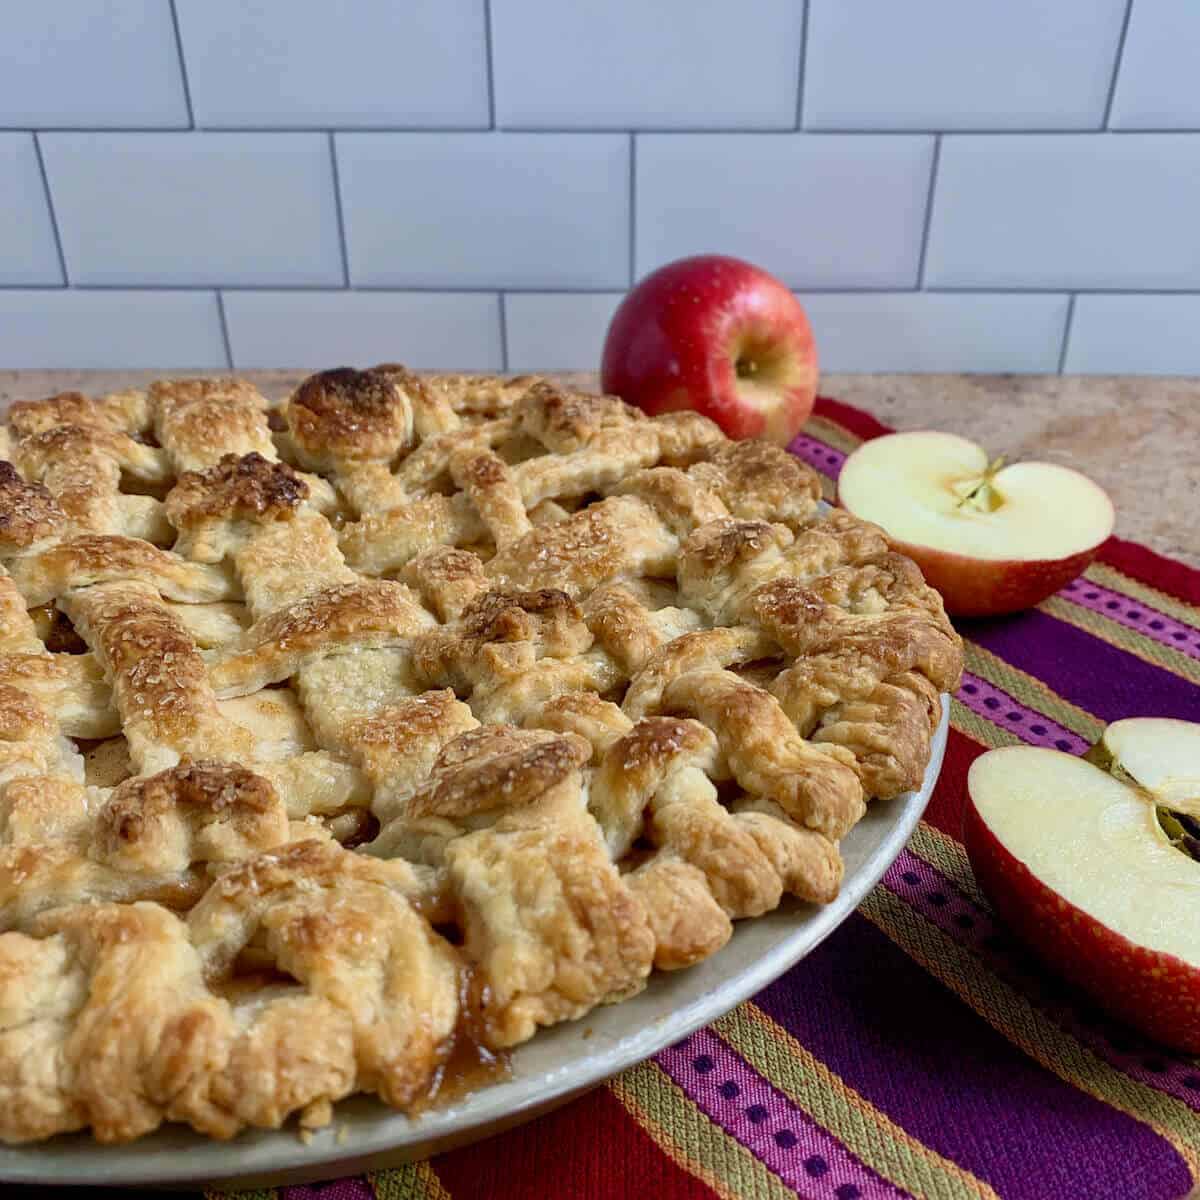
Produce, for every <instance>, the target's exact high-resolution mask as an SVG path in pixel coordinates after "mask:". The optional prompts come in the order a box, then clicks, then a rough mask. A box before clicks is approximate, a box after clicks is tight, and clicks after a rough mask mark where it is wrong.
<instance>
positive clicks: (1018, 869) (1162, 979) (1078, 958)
mask: <svg viewBox="0 0 1200 1200" xmlns="http://www.w3.org/2000/svg"><path fill="white" fill-rule="evenodd" d="M963 841H964V843H965V844H966V848H967V857H968V858H969V859H970V860H971V867H972V869H973V870H974V872H975V877H976V879H978V881H979V885H980V887H982V888H983V891H984V894H985V895H986V896H987V898H988V899H989V900H990V901H991V902H992V906H993V907H994V908H995V909H996V911H997V912H998V913H999V914H1000V916H1001V917H1002V918H1003V920H1004V922H1005V923H1006V924H1007V925H1008V927H1009V928H1010V929H1011V930H1012V931H1013V933H1015V934H1016V935H1017V936H1018V937H1019V938H1020V939H1021V941H1022V942H1024V943H1025V945H1027V946H1029V947H1030V948H1031V949H1032V950H1033V951H1034V952H1035V953H1036V954H1037V955H1038V956H1039V957H1040V958H1042V959H1043V960H1044V961H1045V962H1046V963H1047V965H1048V966H1050V967H1051V968H1052V969H1053V970H1054V971H1056V972H1057V973H1058V974H1060V975H1062V976H1063V977H1065V978H1066V979H1069V980H1070V981H1071V982H1072V983H1075V984H1077V985H1078V986H1079V987H1081V988H1082V989H1083V990H1084V991H1086V992H1087V993H1088V994H1089V995H1090V996H1091V997H1092V999H1093V1000H1095V1001H1096V1003H1097V1004H1098V1005H1099V1006H1100V1007H1101V1008H1103V1009H1104V1010H1105V1011H1107V1012H1109V1013H1111V1014H1112V1015H1113V1016H1114V1017H1117V1018H1119V1019H1120V1020H1122V1021H1124V1022H1125V1023H1126V1024H1128V1025H1130V1026H1132V1027H1133V1028H1135V1029H1138V1030H1140V1031H1141V1032H1142V1033H1144V1034H1145V1035H1146V1036H1147V1037H1149V1038H1151V1039H1153V1040H1154V1041H1156V1042H1159V1043H1161V1044H1162V1045H1164V1046H1169V1047H1171V1048H1173V1049H1176V1050H1182V1051H1184V1052H1185V1053H1187V1054H1200V969H1198V968H1196V967H1193V966H1192V965H1191V964H1189V963H1186V962H1184V961H1183V959H1181V958H1177V957H1176V956H1175V955H1173V954H1164V953H1161V952H1159V951H1155V950H1147V949H1146V948H1145V947H1143V946H1138V945H1136V944H1135V943H1133V942H1131V941H1130V940H1129V939H1128V938H1127V937H1125V936H1124V935H1122V934H1119V933H1117V932H1116V931H1115V930H1112V929H1110V928H1108V926H1106V925H1104V924H1102V923H1101V922H1099V921H1097V920H1096V919H1095V918H1093V917H1091V916H1089V915H1088V914H1087V913H1085V912H1084V911H1083V910H1082V909H1079V908H1077V907H1076V906H1075V905H1074V904H1071V903H1070V902H1069V901H1067V900H1064V899H1063V897H1062V896H1060V895H1059V894H1058V893H1057V892H1055V891H1053V890H1052V889H1051V888H1049V887H1047V886H1046V885H1045V884H1044V883H1042V881H1041V880H1040V879H1038V878H1037V876H1036V875H1034V873H1033V872H1032V871H1030V869H1029V868H1028V867H1027V866H1025V864H1024V863H1023V862H1021V861H1020V859H1018V858H1017V857H1016V856H1015V855H1014V854H1012V853H1011V851H1009V850H1008V849H1007V847H1005V846H1004V844H1003V843H1002V842H1001V841H1000V839H999V838H998V837H997V836H996V835H995V834H994V833H993V832H992V830H991V829H990V828H989V827H988V825H987V823H986V822H985V821H984V819H983V817H982V816H981V815H980V814H979V811H978V809H977V808H976V807H975V804H974V801H973V800H972V799H971V797H970V795H969V794H968V796H967V804H966V815H965V818H964V825H963Z"/></svg>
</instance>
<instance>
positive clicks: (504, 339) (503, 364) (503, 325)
mask: <svg viewBox="0 0 1200 1200" xmlns="http://www.w3.org/2000/svg"><path fill="white" fill-rule="evenodd" d="M496 300H497V301H498V303H499V309H500V370H501V371H503V372H505V373H506V374H507V372H508V302H507V301H508V298H507V296H506V295H505V294H504V292H497V293H496Z"/></svg>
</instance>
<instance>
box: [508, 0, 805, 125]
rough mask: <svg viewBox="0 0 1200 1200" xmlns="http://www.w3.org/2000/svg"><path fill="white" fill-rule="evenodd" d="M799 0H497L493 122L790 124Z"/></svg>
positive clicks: (800, 14) (793, 120)
mask: <svg viewBox="0 0 1200 1200" xmlns="http://www.w3.org/2000/svg"><path fill="white" fill-rule="evenodd" d="M803 18H804V3H803V0H739V3H738V5H737V12H736V16H735V15H734V13H733V10H732V9H731V7H730V4H729V3H728V0H655V3H653V4H646V3H644V2H643V0H576V2H575V3H568V4H564V3H562V0H503V2H502V3H497V4H494V5H493V6H492V39H493V45H494V51H495V55H494V56H495V63H496V66H495V77H496V123H497V124H498V125H501V126H506V127H511V128H539V127H540V128H554V129H564V128H566V129H606V128H607V129H612V128H617V129H639V128H647V127H650V128H671V129H689V128H691V129H725V128H730V129H791V128H793V127H794V126H795V123H796V99H797V82H798V78H799V72H800V41H801V25H802V22H803Z"/></svg>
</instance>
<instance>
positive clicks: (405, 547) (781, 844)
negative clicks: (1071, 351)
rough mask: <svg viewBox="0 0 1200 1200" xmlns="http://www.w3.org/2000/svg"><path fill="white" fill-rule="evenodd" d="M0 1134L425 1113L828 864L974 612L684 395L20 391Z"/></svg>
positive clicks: (0, 647)
mask: <svg viewBox="0 0 1200 1200" xmlns="http://www.w3.org/2000/svg"><path fill="white" fill-rule="evenodd" d="M0 458H2V459H3V460H4V461H0V562H2V564H3V568H2V569H0V609H2V618H3V619H2V621H0V921H2V922H3V924H2V926H0V929H2V931H3V932H0V1139H3V1140H4V1141H7V1142H24V1141H30V1140H35V1139H40V1138H46V1137H50V1136H52V1135H54V1134H57V1133H60V1132H64V1131H69V1130H78V1129H85V1128H90V1129H91V1131H92V1133H93V1135H94V1136H95V1138H96V1139H98V1140H99V1141H102V1142H123V1141H127V1140H130V1139H133V1138H137V1137H139V1136H140V1135H142V1134H145V1133H147V1132H148V1131H150V1130H153V1129H154V1128H156V1127H157V1126H159V1125H160V1124H162V1123H163V1122H184V1123H186V1124H188V1125H190V1126H191V1127H192V1128H194V1129H195V1130H198V1131H199V1132H201V1133H203V1134H206V1135H209V1136H211V1137H215V1138H228V1137H231V1136H232V1135H234V1134H236V1133H237V1132H238V1131H239V1130H240V1129H242V1128H244V1127H246V1126H256V1127H264V1128H272V1127H277V1126H279V1125H281V1124H282V1123H283V1122H285V1121H286V1120H288V1119H289V1117H291V1116H293V1115H298V1116H299V1119H300V1121H301V1124H307V1125H314V1124H320V1123H323V1122H325V1121H327V1120H329V1118H330V1112H331V1106H332V1104H334V1103H335V1102H336V1101H338V1100H339V1099H341V1098H343V1097H345V1096H348V1095H350V1094H352V1093H356V1092H369V1093H373V1094H375V1095H377V1096H378V1097H379V1098H380V1099H381V1100H383V1101H384V1102H385V1103H387V1104H389V1105H393V1106H396V1107H398V1108H400V1109H410V1108H411V1107H412V1106H413V1105H415V1104H418V1103H420V1102H423V1101H424V1100H425V1098H426V1097H428V1095H429V1092H430V1089H431V1087H432V1086H433V1085H434V1083H435V1082H436V1080H437V1078H438V1076H439V1073H440V1072H441V1071H442V1069H443V1065H444V1063H445V1062H446V1060H447V1057H448V1056H449V1055H450V1053H451V1051H452V1049H453V1048H454V1047H455V1046H456V1044H458V1045H461V1043H462V1041H463V1039H467V1038H472V1039H476V1040H477V1041H478V1043H479V1044H481V1045H483V1046H484V1047H487V1048H489V1049H492V1050H502V1049H504V1048H506V1047H511V1046H515V1045H516V1044H518V1043H520V1042H522V1041H524V1040H525V1039H527V1038H530V1037H532V1036H533V1035H534V1033H535V1032H536V1031H537V1029H538V1028H539V1027H540V1026H547V1025H552V1024H554V1023H556V1022H559V1021H569V1020H572V1019H574V1018H577V1017H580V1016H582V1015H583V1014H584V1013H586V1012H588V1011H589V1010H590V1009H591V1008H593V1007H594V1006H595V1005H598V1004H608V1003H613V1002H616V1001H619V1000H621V999H623V998H625V997H627V996H630V995H632V994H634V993H636V992H637V991H638V990H639V989H641V988H642V987H643V986H644V985H645V983H646V979H647V976H648V975H649V973H650V972H651V970H653V969H655V968H658V969H660V970H677V969H680V968H684V967H687V966H688V965H689V964H692V963H695V962H697V961H698V960H700V959H703V958H704V957H706V956H707V955H710V954H712V953H714V952H715V951H717V950H718V949H719V948H720V947H721V946H722V945H723V944H724V943H725V942H726V941H727V940H728V938H729V937H730V933H731V929H732V922H734V921H736V920H739V919H742V918H747V917H754V916H757V915H759V914H761V913H764V912H767V911H768V910H770V909H773V908H775V907H776V906H777V905H778V904H779V903H780V899H781V897H782V896H784V895H785V894H787V895H791V896H795V897H799V898H800V900H802V901H807V902H811V903H814V904H821V903H824V902H828V901H829V900H830V899H831V898H832V897H833V896H834V895H835V894H836V892H837V889H838V885H839V880H840V877H841V873H842V862H841V858H840V856H839V853H838V841H839V839H840V838H841V837H842V836H843V835H844V834H845V833H846V831H847V830H848V829H850V827H851V826H852V825H854V823H855V822H856V821H857V820H858V819H859V818H860V817H861V816H862V814H863V812H864V807H865V805H866V803H867V800H868V799H869V798H872V797H889V796H893V795H896V794H897V793H900V792H903V791H905V790H907V789H910V788H912V787H914V786H915V785H917V784H918V782H919V781H920V779H921V777H922V774H923V772H924V769H925V767H926V764H927V762H928V759H929V754H930V738H931V733H932V731H933V730H934V728H935V727H936V724H937V720H938V717H939V715H940V703H939V694H940V693H941V692H944V691H947V690H949V689H952V688H953V687H954V686H955V683H956V681H957V679H958V676H959V672H960V670H961V664H962V656H961V645H960V642H959V639H958V637H957V636H956V635H955V633H954V631H953V630H952V628H951V627H950V625H949V623H948V622H947V620H946V617H945V614H944V612H943V609H942V604H941V601H940V599H939V597H938V595H937V594H936V593H935V592H934V591H932V590H931V589H930V588H929V587H927V586H926V585H925V584H924V582H923V580H922V578H921V575H920V572H919V571H918V570H917V569H916V567H915V566H914V565H913V564H912V562H910V561H909V560H908V559H906V558H904V557H902V556H901V555H898V554H896V553H893V552H891V551H890V550H889V548H888V545H887V542H886V540H885V539H884V536H883V535H882V533H881V532H880V530H879V529H877V528H876V527H875V526H873V525H870V524H866V523H864V522H863V521H861V520H858V519H857V518H854V517H852V516H850V515H848V514H847V513H844V512H838V511H826V510H823V509H822V508H820V507H819V505H818V501H819V486H818V481H817V478H816V476H815V475H814V474H813V472H812V471H810V470H809V469H808V468H807V467H806V466H804V465H803V464H802V463H801V462H800V461H798V460H797V459H795V458H794V457H792V456H790V455H789V454H787V453H786V452H784V451H783V450H780V449H778V448H777V447H774V446H771V445H767V444H765V443H761V442H730V441H728V440H727V439H726V438H725V437H724V436H723V435H722V434H721V433H720V432H719V430H718V429H717V428H716V426H715V425H713V424H712V423H710V422H709V421H708V420H706V419H705V418H703V417H701V416H698V415H697V414H695V413H691V412H675V413H669V414H666V415H663V416H660V417H657V418H654V419H650V418H648V417H646V416H645V415H644V414H642V413H640V412H638V411H636V410H634V409H632V408H630V407H628V406H627V405H625V404H624V403H622V402H621V401H620V400H618V399H616V398H614V397H611V396H598V395H590V394H581V393H576V392H570V391H565V390H563V389H562V388H560V387H558V386H556V385H555V384H554V383H552V382H550V381H547V380H544V379H536V378H521V379H500V378H476V377H467V376H440V377H431V378H419V377H417V376H415V375H413V374H412V373H411V372H409V371H408V370H406V369H405V368H403V367H401V366H398V365H384V366H380V367H376V368H373V369H371V370H367V371H355V370H350V369H338V370H333V371H326V372H323V373H321V374H317V375H313V376H312V377H310V378H308V379H306V380H305V381H304V382H303V383H302V384H301V385H300V386H299V387H298V388H297V389H296V390H295V392H294V393H293V394H292V395H291V396H290V397H289V398H288V399H287V400H286V401H285V402H284V403H282V404H278V405H276V404H273V403H271V402H269V401H268V400H267V399H266V398H265V397H264V396H263V395H261V394H260V393H259V392H258V391H257V390H256V389H255V388H254V387H253V386H251V385H250V384H248V383H246V382H243V381H241V380H237V379H230V378H220V379H184V380H166V381H162V382H159V383H155V384H153V385H152V386H151V387H150V388H149V389H148V390H146V391H123V392H117V393H114V394H111V395H105V396H101V397H98V398H88V397H85V396H83V395H80V394H79V393H75V392H69V393H65V394H62V395H57V396H53V397H51V398H49V399H47V400H39V401H22V402H18V403H15V404H13V405H12V406H11V408H10V409H9V411H8V412H7V414H6V419H5V424H4V425H3V427H0Z"/></svg>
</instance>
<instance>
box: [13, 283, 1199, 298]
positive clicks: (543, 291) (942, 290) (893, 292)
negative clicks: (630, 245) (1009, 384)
mask: <svg viewBox="0 0 1200 1200" xmlns="http://www.w3.org/2000/svg"><path fill="white" fill-rule="evenodd" d="M214 288H219V289H220V290H221V291H223V292H297V293H305V292H311V293H314V294H317V295H320V294H324V295H342V294H343V293H344V294H346V295H370V294H372V293H375V294H378V295H405V294H411V295H418V296H419V295H440V296H494V295H496V294H497V292H499V291H501V290H503V291H504V292H505V293H506V294H508V295H513V296H620V295H623V294H624V293H625V292H626V291H627V290H628V289H627V288H624V287H577V288H563V287H517V286H513V287H510V286H508V285H505V284H492V285H490V286H487V287H462V286H454V285H447V286H435V285H419V286H413V285H405V284H395V285H391V284H363V285H358V286H354V285H352V286H350V287H340V286H337V285H331V284H303V283H301V284H286V283H211V282H210V283H85V284H72V286H71V288H70V290H71V291H73V292H91V293H103V292H113V293H119V292H211V291H212V290H213V289H214ZM63 290H64V289H63V286H62V284H55V283H12V284H6V283H3V282H0V294H3V293H5V292H53V291H63ZM789 290H790V291H793V292H797V293H799V294H800V295H805V296H918V295H920V296H1067V295H1072V294H1073V295H1079V296H1177V297H1180V298H1181V299H1182V298H1197V297H1200V288H1146V287H1124V288H1089V287H1076V286H1073V285H1072V284H1070V283H1062V284H1059V285H1057V286H1055V287H987V286H980V287H950V286H942V287H927V288H918V287H805V286H803V285H801V284H793V285H789Z"/></svg>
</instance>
